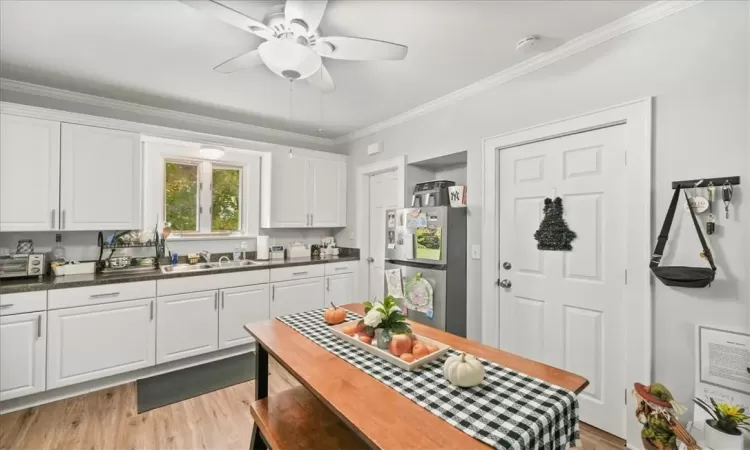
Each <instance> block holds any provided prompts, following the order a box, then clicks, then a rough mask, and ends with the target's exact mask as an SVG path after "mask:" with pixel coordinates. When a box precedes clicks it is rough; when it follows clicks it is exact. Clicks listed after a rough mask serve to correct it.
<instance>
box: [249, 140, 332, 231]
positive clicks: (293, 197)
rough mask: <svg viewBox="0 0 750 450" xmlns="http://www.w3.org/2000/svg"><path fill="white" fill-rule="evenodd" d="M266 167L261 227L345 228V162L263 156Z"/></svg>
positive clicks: (300, 156) (301, 156)
mask: <svg viewBox="0 0 750 450" xmlns="http://www.w3.org/2000/svg"><path fill="white" fill-rule="evenodd" d="M311 153H312V152H311ZM263 166H264V167H263V177H262V178H263V180H262V187H261V227H263V228H311V227H318V228H332V227H344V226H346V162H345V161H343V160H339V159H325V158H315V157H313V156H310V155H309V154H308V153H303V152H297V153H293V154H292V157H291V158H287V157H283V156H276V155H274V156H270V155H269V156H268V157H264V158H263Z"/></svg>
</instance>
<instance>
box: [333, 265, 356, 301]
mask: <svg viewBox="0 0 750 450" xmlns="http://www.w3.org/2000/svg"><path fill="white" fill-rule="evenodd" d="M353 293H354V274H353V273H341V274H338V275H329V276H327V277H326V306H329V305H330V304H331V303H333V304H335V305H344V304H347V303H355V301H354V298H353V297H352V295H353Z"/></svg>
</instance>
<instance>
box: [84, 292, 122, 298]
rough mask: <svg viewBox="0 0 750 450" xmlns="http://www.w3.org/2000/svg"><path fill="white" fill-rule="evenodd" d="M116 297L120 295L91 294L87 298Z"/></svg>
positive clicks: (111, 293) (112, 293) (113, 293)
mask: <svg viewBox="0 0 750 450" xmlns="http://www.w3.org/2000/svg"><path fill="white" fill-rule="evenodd" d="M118 295H120V293H119V292H107V293H106V294H92V295H89V298H104V297H117V296H118Z"/></svg>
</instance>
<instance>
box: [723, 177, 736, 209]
mask: <svg viewBox="0 0 750 450" xmlns="http://www.w3.org/2000/svg"><path fill="white" fill-rule="evenodd" d="M732 194H734V189H733V188H732V184H731V183H730V182H729V180H727V181H725V182H724V184H723V185H722V186H721V199H722V200H723V201H724V212H725V213H726V218H727V219H728V218H729V203H730V202H731V201H732Z"/></svg>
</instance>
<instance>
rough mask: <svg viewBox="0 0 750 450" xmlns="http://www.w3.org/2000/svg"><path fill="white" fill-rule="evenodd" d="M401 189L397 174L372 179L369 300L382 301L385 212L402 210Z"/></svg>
mask: <svg viewBox="0 0 750 450" xmlns="http://www.w3.org/2000/svg"><path fill="white" fill-rule="evenodd" d="M400 189H402V187H401V186H399V185H398V176H397V174H396V172H384V173H381V174H377V175H373V176H371V177H370V205H369V211H370V215H369V216H370V217H369V231H368V235H369V236H368V237H369V239H368V246H369V248H368V249H367V251H368V255H370V257H371V258H372V259H373V261H372V262H371V263H369V280H368V298H369V299H370V300H381V299H382V298H383V286H385V275H384V272H383V271H384V264H385V245H386V243H385V241H386V239H385V233H386V231H385V225H386V217H385V211H386V210H388V209H393V208H400V207H401V205H400V203H401V202H400V201H399V198H400Z"/></svg>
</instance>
